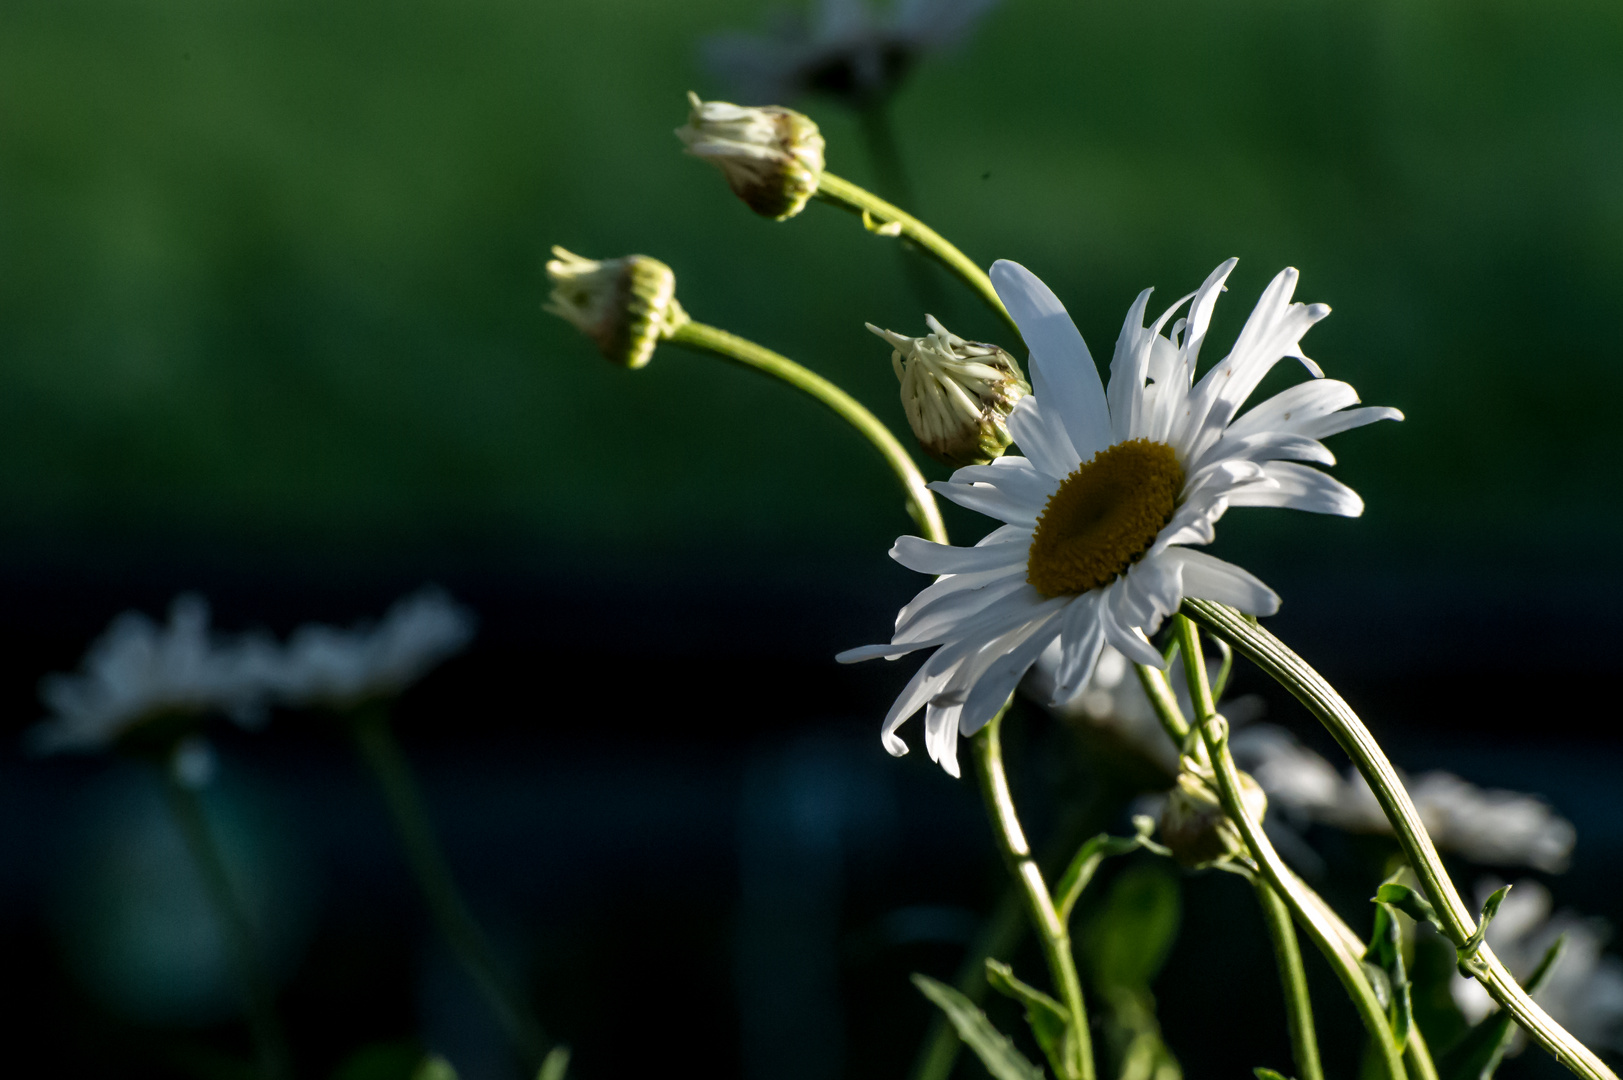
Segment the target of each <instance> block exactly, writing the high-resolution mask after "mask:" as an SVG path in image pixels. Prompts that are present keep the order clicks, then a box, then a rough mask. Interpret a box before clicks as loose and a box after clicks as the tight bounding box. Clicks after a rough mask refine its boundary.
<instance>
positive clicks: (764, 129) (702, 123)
mask: <svg viewBox="0 0 1623 1080" xmlns="http://www.w3.org/2000/svg"><path fill="white" fill-rule="evenodd" d="M688 101H689V102H690V103H691V104H692V106H693V111H692V112H691V113H690V114H689V115H688V122H687V124H686V125H684V126H683V127H679V128H677V129H676V137H677V138H679V139H681V140H682V142H683V143H685V144H686V145H687V149H688V153H690V154H692V155H693V156H694V157H698V158H704V159H705V160H706V161H708V162H710V163H711V164H712V165H714V166H715V167H716V168H718V169H720V170H721V175H723V176H725V177H726V178H727V186H728V187H730V188H732V189H733V194H734V195H737V196H738V197H739V198H740V199H743V200H744V201H745V202H746V203H748V204H749V208H750V209H751V210H754V211H755V212H756V213H757V214H760V215H762V216H763V217H769V218H771V219H772V220H773V221H783V220H784V219H785V218H792V217H794V216H795V215H796V214H798V213H800V211H801V210H803V209H804V208H805V206H806V200H808V199H810V198H811V197H812V196H813V195H814V194H816V192H817V184H818V182H819V181H820V180H822V178H823V136H822V135H821V134H820V133H819V132H818V130H817V125H816V124H815V123H813V122H812V120H811V118H810V117H807V116H803V115H801V114H800V113H797V112H795V111H794V110H793V109H784V108H779V107H778V106H776V105H767V106H764V107H761V108H746V107H744V106H741V105H733V104H730V103H729V102H725V101H700V100H699V95H698V94H693V93H690V94H688Z"/></svg>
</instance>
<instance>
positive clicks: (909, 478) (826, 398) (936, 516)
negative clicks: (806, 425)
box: [670, 322, 947, 544]
mask: <svg viewBox="0 0 1623 1080" xmlns="http://www.w3.org/2000/svg"><path fill="white" fill-rule="evenodd" d="M670 340H671V342H673V343H674V344H677V345H685V346H687V347H688V348H690V349H694V350H696V351H698V352H708V353H713V354H715V355H716V356H719V357H721V358H722V359H723V360H731V361H732V362H734V363H735V364H742V365H743V366H745V367H747V368H753V369H754V370H756V371H759V372H760V373H761V374H763V375H770V376H772V377H773V378H775V379H782V380H783V381H784V382H786V383H788V384H789V385H790V386H792V387H794V388H795V389H796V390H799V391H800V392H801V393H803V394H806V395H807V396H809V397H811V398H812V399H813V400H815V401H817V402H819V403H820V404H822V405H824V406H826V407H827V408H828V409H829V410H830V411H832V412H833V413H834V415H836V416H838V417H839V418H840V419H841V420H844V421H845V422H846V423H848V424H850V425H851V426H852V427H854V428H856V429H857V431H858V432H860V433H861V434H862V436H863V437H864V438H866V439H867V440H868V441H869V442H870V443H872V444H873V447H874V449H876V450H878V451H879V453H880V455H881V456H882V457H884V459H885V464H887V465H889V466H890V468H891V471H892V472H894V473H895V474H896V479H897V480H899V481H901V485H902V490H903V491H905V492H906V493H907V509H908V513H910V514H912V515H913V520H914V521H915V522H916V523H917V524H918V527H919V528H920V529H921V530H923V532H924V535H925V538H926V539H929V540H934V541H935V542H936V543H938V544H945V543H946V542H947V529H946V526H945V525H943V524H942V522H941V509H940V508H939V507H938V506H936V501H935V495H934V494H933V493H932V492H931V491H930V485H929V484H928V482H926V481H925V479H924V474H923V473H921V472H919V467H918V466H917V465H915V464H914V463H913V458H912V457H911V456H910V455H909V454H908V452H907V450H906V449H905V448H904V447H903V446H902V444H901V443H900V442H898V441H897V439H896V436H894V435H892V434H891V433H890V429H889V428H887V427H886V426H885V425H884V424H882V423H880V422H879V418H878V417H876V416H874V414H873V413H871V412H869V411H868V410H867V409H865V408H864V407H863V406H862V404H861V403H860V402H858V401H857V399H856V398H854V397H852V396H851V395H850V394H847V393H846V392H845V391H844V390H841V389H840V388H839V387H838V386H835V385H834V384H833V383H831V382H829V381H828V380H827V379H825V378H823V377H822V376H821V375H819V374H817V373H816V372H814V371H810V370H808V369H806V368H803V367H801V366H800V365H799V364H797V363H795V362H794V361H793V360H791V359H789V358H788V357H787V356H783V355H780V354H778V353H775V352H773V351H772V350H771V349H768V348H764V347H762V346H760V345H757V344H755V342H753V341H749V340H746V339H745V338H741V337H739V336H738V335H737V334H729V333H728V332H727V331H725V330H718V329H717V328H716V327H714V326H706V325H705V324H704V323H700V322H686V323H683V324H682V325H681V326H680V327H678V328H677V329H676V330H675V331H674V332H673V333H672V334H671V336H670Z"/></svg>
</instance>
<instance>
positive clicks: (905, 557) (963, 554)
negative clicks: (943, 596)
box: [890, 536, 1030, 574]
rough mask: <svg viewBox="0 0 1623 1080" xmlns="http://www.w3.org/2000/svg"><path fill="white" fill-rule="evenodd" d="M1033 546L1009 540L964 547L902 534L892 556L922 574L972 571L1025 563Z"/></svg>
mask: <svg viewBox="0 0 1623 1080" xmlns="http://www.w3.org/2000/svg"><path fill="white" fill-rule="evenodd" d="M1029 547H1030V545H1029V544H1021V543H1019V542H1015V543H1007V542H1005V543H1002V544H989V545H987V546H985V547H980V546H977V547H972V548H962V547H954V546H952V545H951V544H937V543H935V542H934V541H932V540H925V539H923V538H922V537H918V536H900V537H897V538H896V544H895V546H893V547H892V548H891V549H890V557H891V558H893V559H895V560H896V561H897V562H899V563H901V564H902V565H903V566H905V567H907V568H908V569H909V570H917V571H918V572H919V573H921V574H971V573H975V572H977V571H982V570H1000V569H1003V568H1005V567H1009V566H1013V565H1015V564H1016V563H1023V562H1025V561H1026V552H1027V551H1028V550H1029Z"/></svg>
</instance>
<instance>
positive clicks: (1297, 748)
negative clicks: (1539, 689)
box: [1234, 724, 1577, 873]
mask: <svg viewBox="0 0 1623 1080" xmlns="http://www.w3.org/2000/svg"><path fill="white" fill-rule="evenodd" d="M1234 754H1235V757H1236V758H1237V759H1238V760H1239V762H1240V764H1241V766H1242V767H1243V768H1245V769H1247V770H1248V771H1249V772H1250V773H1251V774H1252V775H1253V776H1255V777H1256V778H1257V782H1258V783H1259V784H1261V785H1262V788H1263V790H1264V791H1266V792H1267V793H1268V796H1269V798H1271V799H1272V800H1273V802H1274V805H1275V806H1279V807H1284V808H1285V809H1286V810H1287V811H1289V812H1292V813H1293V814H1294V815H1295V816H1297V817H1298V818H1305V819H1307V820H1311V821H1319V822H1323V823H1325V824H1328V825H1334V826H1336V827H1337V828H1340V829H1345V830H1347V831H1349V832H1368V833H1389V832H1391V825H1390V824H1389V823H1388V822H1387V820H1386V815H1385V814H1383V813H1382V812H1381V807H1380V804H1379V803H1378V802H1377V801H1376V799H1375V794H1374V792H1372V791H1371V790H1370V788H1369V784H1368V783H1367V782H1365V780H1364V778H1363V777H1362V776H1361V775H1359V774H1358V773H1357V772H1356V771H1354V770H1353V769H1351V768H1349V769H1348V770H1347V772H1346V774H1345V776H1343V775H1342V774H1340V773H1337V772H1336V769H1335V767H1334V766H1333V765H1331V764H1330V763H1329V762H1328V761H1326V760H1325V759H1324V758H1322V757H1320V756H1319V755H1318V754H1316V753H1314V752H1313V751H1312V750H1309V749H1308V748H1307V747H1305V746H1303V745H1302V744H1301V743H1300V742H1299V741H1298V740H1297V738H1296V736H1294V735H1292V734H1291V733H1290V732H1289V731H1286V730H1285V729H1284V728H1280V727H1275V726H1274V725H1271V724H1258V725H1255V726H1253V727H1251V728H1248V729H1246V730H1245V731H1243V732H1240V733H1238V734H1236V735H1235V737H1234ZM1405 782H1406V784H1407V786H1408V788H1409V794H1410V796H1411V797H1412V798H1413V799H1414V803H1415V808H1416V809H1417V810H1419V811H1420V818H1421V820H1422V821H1423V822H1424V823H1425V825H1426V831H1427V832H1429V833H1430V834H1431V838H1432V840H1433V841H1435V842H1436V844H1437V846H1438V847H1440V848H1444V849H1447V850H1449V851H1453V852H1455V853H1457V854H1459V855H1461V856H1463V857H1465V858H1467V859H1469V860H1471V861H1472V862H1476V863H1482V864H1484V865H1487V866H1530V867H1533V868H1534V869H1536V870H1543V871H1545V872H1547V873H1559V872H1560V871H1562V870H1564V869H1566V866H1567V859H1568V858H1569V856H1571V854H1572V845H1573V843H1574V842H1575V841H1576V840H1577V831H1576V830H1575V829H1574V828H1573V827H1572V823H1571V822H1569V821H1567V820H1566V819H1565V818H1563V817H1562V816H1561V815H1559V814H1557V813H1556V812H1555V811H1554V810H1553V809H1551V808H1550V806H1549V804H1548V803H1546V802H1544V801H1543V800H1542V799H1539V798H1537V797H1536V796H1533V795H1523V794H1520V793H1518V792H1514V791H1501V790H1492V789H1484V788H1479V787H1477V786H1476V785H1474V784H1471V783H1468V782H1467V781H1465V780H1461V779H1460V778H1459V777H1457V776H1455V775H1454V774H1453V773H1447V772H1428V773H1422V774H1421V775H1420V776H1418V777H1415V778H1414V779H1412V780H1408V779H1406V781H1405Z"/></svg>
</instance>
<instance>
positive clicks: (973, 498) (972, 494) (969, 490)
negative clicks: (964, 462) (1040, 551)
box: [930, 399, 1043, 527]
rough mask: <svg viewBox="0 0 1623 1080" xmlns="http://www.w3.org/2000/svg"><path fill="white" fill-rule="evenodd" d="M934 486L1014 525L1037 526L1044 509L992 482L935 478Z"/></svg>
mask: <svg viewBox="0 0 1623 1080" xmlns="http://www.w3.org/2000/svg"><path fill="white" fill-rule="evenodd" d="M1028 400H1029V399H1028ZM1022 449H1024V448H1022ZM930 490H931V491H933V492H935V493H936V494H938V495H945V496H946V497H947V498H949V499H951V500H952V501H953V502H955V503H957V504H958V505H959V506H962V507H963V508H964V509H965V510H973V511H975V512H976V513H977V514H985V515H986V516H987V517H994V518H997V519H998V520H999V521H1006V522H1008V523H1009V524H1011V525H1025V526H1027V527H1031V526H1035V525H1036V524H1037V515H1038V514H1041V513H1042V512H1043V504H1042V503H1032V502H1030V501H1028V500H1025V499H1019V498H1015V497H1014V496H1012V495H1011V494H1010V493H1009V492H1007V491H1005V490H1003V489H1002V488H998V487H993V486H992V485H991V484H955V483H953V482H952V481H951V480H934V481H931V483H930Z"/></svg>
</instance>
